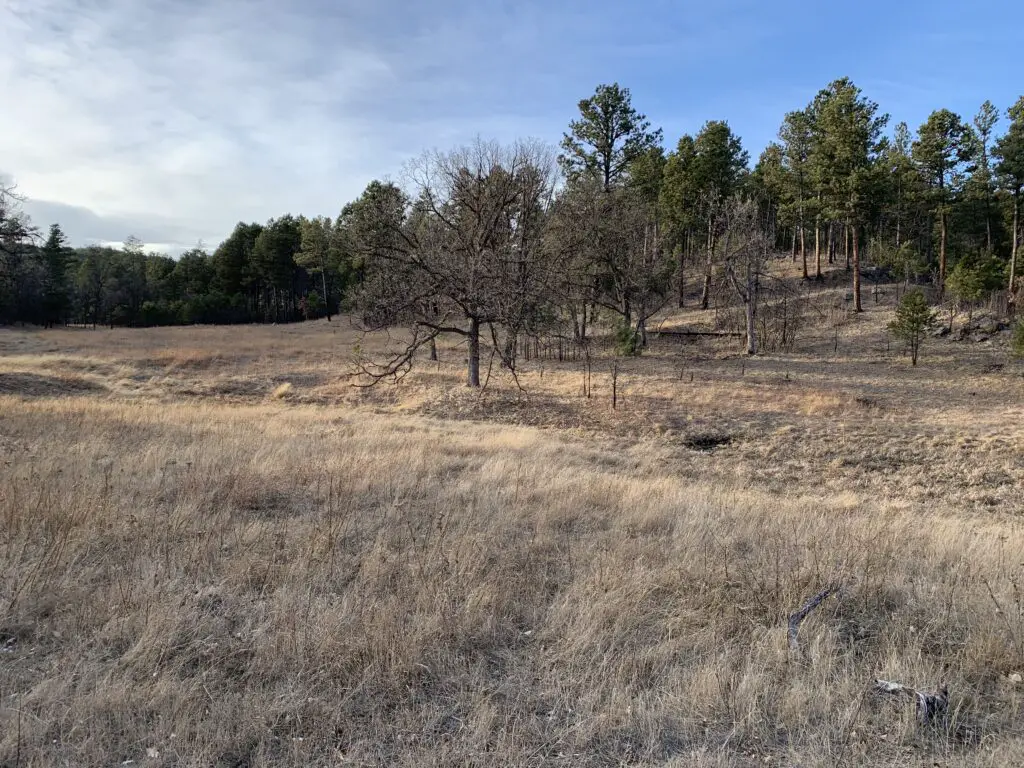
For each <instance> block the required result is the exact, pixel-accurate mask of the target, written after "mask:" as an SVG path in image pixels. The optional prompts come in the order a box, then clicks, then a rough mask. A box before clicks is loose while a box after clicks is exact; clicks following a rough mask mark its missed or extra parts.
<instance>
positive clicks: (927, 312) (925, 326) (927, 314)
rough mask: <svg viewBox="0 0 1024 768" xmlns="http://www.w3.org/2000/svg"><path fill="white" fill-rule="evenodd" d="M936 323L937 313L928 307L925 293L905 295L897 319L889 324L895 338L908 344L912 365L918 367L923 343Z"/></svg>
mask: <svg viewBox="0 0 1024 768" xmlns="http://www.w3.org/2000/svg"><path fill="white" fill-rule="evenodd" d="M935 323H936V319H935V312H934V311H933V310H932V308H931V307H930V306H929V305H928V299H926V298H925V295H924V292H923V291H920V290H915V291H910V292H909V293H906V294H904V295H903V298H902V299H900V303H899V306H897V307H896V317H895V319H893V321H892V322H891V323H889V330H890V331H891V332H892V335H893V336H895V337H896V338H897V339H900V340H901V341H903V342H905V343H906V345H907V349H908V351H909V352H910V363H911V365H917V359H918V355H919V353H920V350H921V342H923V341H924V339H925V337H926V336H927V335H928V332H929V331H931V330H932V329H933V328H934V327H935Z"/></svg>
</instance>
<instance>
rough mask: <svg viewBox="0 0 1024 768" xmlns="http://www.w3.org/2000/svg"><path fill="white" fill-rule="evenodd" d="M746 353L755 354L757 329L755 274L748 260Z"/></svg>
mask: <svg viewBox="0 0 1024 768" xmlns="http://www.w3.org/2000/svg"><path fill="white" fill-rule="evenodd" d="M746 310H747V354H748V355H754V354H757V331H756V330H755V328H754V316H755V313H756V312H757V275H756V274H754V269H753V267H752V265H751V264H750V262H749V261H748V262H747V306H746Z"/></svg>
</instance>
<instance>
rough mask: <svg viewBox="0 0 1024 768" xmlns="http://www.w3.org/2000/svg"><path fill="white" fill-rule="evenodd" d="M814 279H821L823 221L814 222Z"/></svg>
mask: <svg viewBox="0 0 1024 768" xmlns="http://www.w3.org/2000/svg"><path fill="white" fill-rule="evenodd" d="M814 279H815V280H821V223H820V222H819V221H818V220H815V222H814Z"/></svg>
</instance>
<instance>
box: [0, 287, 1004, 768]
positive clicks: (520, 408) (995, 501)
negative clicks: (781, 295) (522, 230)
mask: <svg viewBox="0 0 1024 768" xmlns="http://www.w3.org/2000/svg"><path fill="white" fill-rule="evenodd" d="M865 307H866V309H867V311H866V312H865V313H864V314H863V315H860V316H857V317H853V316H849V315H844V316H843V318H842V319H841V322H840V321H838V320H837V321H836V322H824V321H822V322H820V323H818V324H816V325H808V327H807V328H806V329H805V330H804V331H803V332H802V334H801V337H800V338H799V339H798V340H797V342H796V344H795V345H794V347H793V349H792V351H789V352H785V353H774V352H773V353H768V354H764V355H761V356H758V357H755V358H749V359H748V358H747V357H745V356H743V355H740V354H739V351H738V349H737V347H736V343H735V341H734V340H731V339H722V338H716V337H683V338H680V337H669V336H662V337H657V336H656V335H652V347H651V349H650V350H649V352H647V353H646V354H645V355H643V356H642V357H639V358H629V359H620V360H619V361H618V366H619V370H620V373H619V378H618V383H617V389H618V393H617V395H618V398H617V399H618V402H617V403H616V406H617V407H616V408H615V409H614V410H613V409H612V403H611V375H610V370H611V366H612V357H611V354H610V352H609V351H608V350H607V349H604V350H600V351H599V353H598V354H597V355H596V357H595V360H594V362H593V372H592V388H591V396H590V397H589V398H588V397H585V396H583V394H582V380H583V372H582V363H581V362H580V361H572V360H563V361H561V362H559V361H558V360H557V356H555V355H553V354H552V355H551V356H547V357H542V358H541V359H533V360H530V361H524V362H523V366H522V370H521V372H520V375H519V383H520V384H521V386H522V390H521V389H520V388H519V387H517V386H516V384H515V382H513V381H512V380H511V379H510V377H508V375H507V374H506V373H504V372H502V371H500V370H499V369H498V366H497V365H494V366H493V368H492V369H491V371H490V378H489V382H488V386H487V387H486V389H485V390H484V391H483V392H482V393H478V392H472V391H469V390H468V389H467V388H466V387H464V386H463V385H462V378H463V370H462V368H463V358H462V355H463V350H462V349H461V348H459V347H458V346H455V345H454V341H449V342H447V343H445V344H442V345H441V349H440V358H441V360H440V362H439V363H430V362H428V361H426V360H425V359H424V360H422V361H420V364H419V365H418V366H417V368H416V369H414V371H413V372H412V373H411V374H410V375H409V376H408V377H406V378H405V379H404V380H403V381H402V382H401V383H399V384H397V385H392V384H387V383H384V384H380V385H378V386H377V387H375V388H369V389H366V388H357V387H353V386H352V384H353V380H352V379H350V378H349V377H348V376H347V373H348V372H349V371H350V370H351V355H352V352H353V349H354V347H355V345H356V343H357V342H359V343H360V344H361V346H362V348H363V349H364V350H368V351H370V352H374V351H381V350H383V349H384V347H385V346H386V345H387V344H388V343H389V342H388V340H387V339H383V338H375V339H366V340H361V341H360V340H358V339H357V336H356V334H355V332H354V331H353V329H352V328H351V325H350V324H349V323H348V321H347V320H346V319H345V318H335V320H334V322H332V323H327V322H325V321H318V322H314V323H306V324H302V325H292V326H262V327H252V326H244V327H193V328H163V329H145V330H129V329H119V330H105V329H97V330H93V329H84V328H71V329H58V330H49V331H42V330H34V329H11V328H7V329H0V573H2V579H0V766H18V768H22V767H24V768H28V767H29V766H85V765H125V764H128V765H136V766H147V767H148V766H153V767H156V766H234V767H236V768H240V767H242V766H253V767H255V766H278V765H289V766H292V765H293V766H309V765H312V766H377V765H404V766H421V765H425V766H429V765H437V766H440V765H446V766H448V765H457V766H498V765H501V766H562V765H564V766H620V765H637V766H648V765H651V766H653V765H667V766H709V767H710V766H722V767H724V766H766V765H775V766H802V767H804V768H817V767H819V766H821V767H823V766H840V765H851V766H852V765H864V766H907V765H911V766H918V765H920V766H935V765H938V766H979V767H980V766H1005V765H1014V764H1017V765H1019V764H1021V763H1022V761H1024V757H1022V756H1024V720H1022V715H1024V712H1022V705H1024V683H1022V682H1021V675H1022V674H1024V604H1022V598H1021V593H1020V589H1021V586H1022V585H1024V526H1022V521H1024V377H1022V367H1021V365H1020V364H1019V363H1014V362H1012V361H1009V360H1008V356H1007V352H1006V348H1005V343H1004V342H1002V341H1000V340H993V341H990V342H986V343H974V342H961V341H954V340H953V339H952V338H947V339H929V340H928V341H927V342H926V344H925V346H924V348H923V351H922V359H921V363H920V364H919V365H918V366H917V367H915V368H912V367H911V366H910V364H909V361H908V360H907V359H906V358H905V357H904V356H903V355H902V354H901V350H899V349H898V348H897V347H896V346H895V345H894V344H891V343H890V342H889V341H888V335H887V333H886V331H885V323H886V322H887V321H888V319H889V318H890V317H891V312H892V297H891V296H890V297H888V298H886V297H883V298H882V299H881V300H879V301H878V303H875V302H874V301H872V300H871V298H870V297H868V298H866V300H865ZM698 319H699V315H698V314H695V313H690V312H680V313H674V314H672V315H671V316H669V317H667V318H665V324H666V327H668V326H673V327H675V326H681V325H687V326H690V325H692V324H693V323H696V322H697V321H698ZM485 365H486V356H485ZM830 585H838V586H839V587H840V591H839V592H838V594H837V595H835V596H833V597H830V598H829V599H828V600H826V601H825V602H824V603H823V604H822V605H821V606H820V607H819V608H818V609H817V610H816V611H814V612H813V613H812V614H811V615H810V616H809V617H808V618H807V620H806V621H805V622H804V623H803V624H802V626H801V627H800V634H799V640H798V643H799V648H798V649H796V650H794V649H792V648H791V647H790V646H789V643H788V640H787V629H786V619H787V616H788V615H789V614H790V613H792V612H793V611H795V610H796V609H798V608H799V607H800V606H801V605H802V604H803V603H805V601H807V600H808V599H809V598H810V597H812V596H813V595H814V594H815V593H818V592H819V591H820V590H822V589H824V588H826V587H828V586H830ZM876 678H884V679H887V680H893V681H899V682H902V683H904V684H906V685H909V686H913V687H917V688H922V689H925V690H928V691H934V690H938V689H939V688H940V687H942V686H947V687H948V691H949V708H948V712H947V713H946V714H945V716H943V717H942V718H938V719H937V720H936V721H935V722H932V723H929V724H927V725H921V724H919V723H918V722H917V721H916V718H915V712H914V704H913V702H912V701H911V700H910V699H909V698H903V697H893V696H882V695H879V694H877V693H876V692H875V691H874V690H873V684H874V681H875V679H876Z"/></svg>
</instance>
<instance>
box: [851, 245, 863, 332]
mask: <svg viewBox="0 0 1024 768" xmlns="http://www.w3.org/2000/svg"><path fill="white" fill-rule="evenodd" d="M850 230H851V231H850V236H851V239H852V240H853V311H854V312H863V311H864V310H863V308H862V307H861V305H860V249H859V248H858V247H857V227H856V225H854V226H852V227H850Z"/></svg>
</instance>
